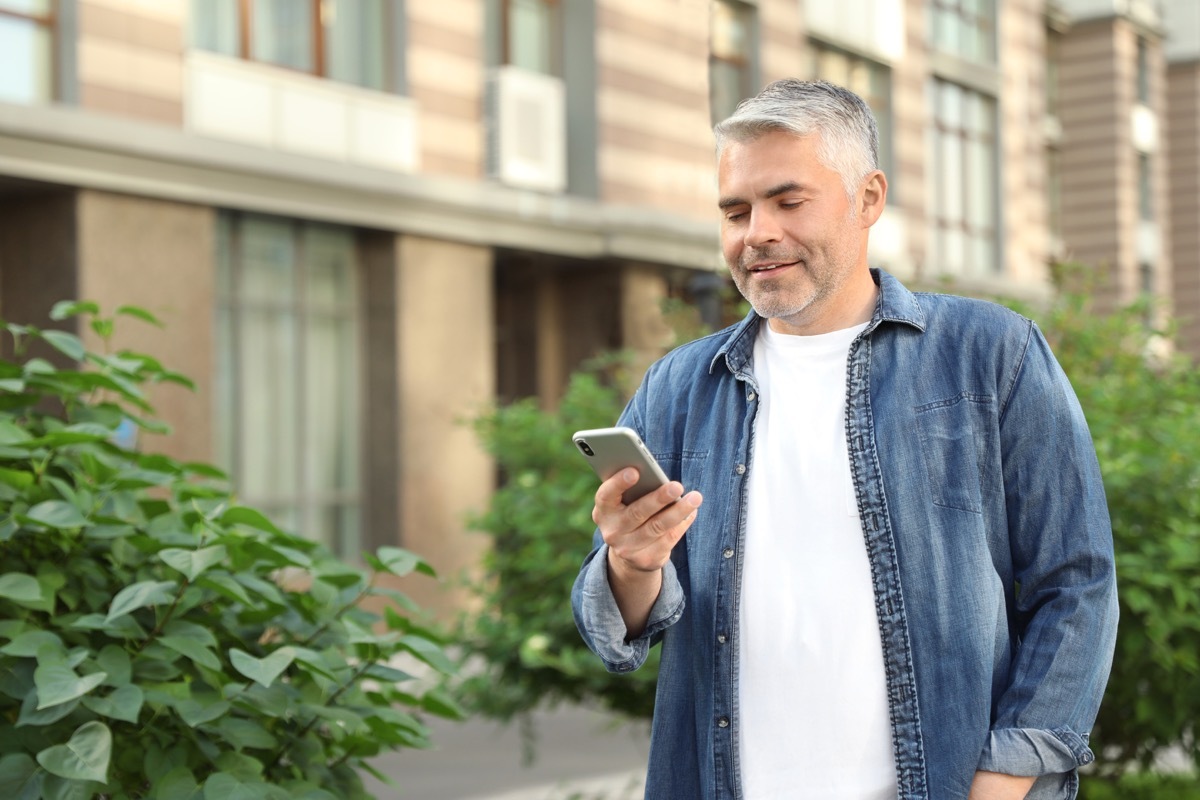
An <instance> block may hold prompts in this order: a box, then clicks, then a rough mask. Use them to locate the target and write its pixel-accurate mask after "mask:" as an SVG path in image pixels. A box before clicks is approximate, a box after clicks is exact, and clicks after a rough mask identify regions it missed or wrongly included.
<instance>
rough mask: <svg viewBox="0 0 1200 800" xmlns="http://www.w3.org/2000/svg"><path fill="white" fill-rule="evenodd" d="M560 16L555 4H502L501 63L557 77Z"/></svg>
mask: <svg viewBox="0 0 1200 800" xmlns="http://www.w3.org/2000/svg"><path fill="white" fill-rule="evenodd" d="M559 13H560V9H559V5H558V2H557V0H504V63H505V64H512V65H513V66H514V67H521V68H522V69H527V70H531V71H533V72H541V73H543V74H546V75H558V74H559V73H560V72H561V71H562V69H561V63H560V62H561V59H560V56H559V41H560V40H561V38H562V36H561V22H560V17H559Z"/></svg>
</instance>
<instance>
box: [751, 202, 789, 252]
mask: <svg viewBox="0 0 1200 800" xmlns="http://www.w3.org/2000/svg"><path fill="white" fill-rule="evenodd" d="M782 236H783V231H782V230H781V229H780V227H779V224H778V223H777V222H776V220H775V217H774V215H772V214H769V213H767V212H765V211H753V212H751V214H750V224H749V225H748V226H747V227H746V246H747V247H761V246H763V245H764V244H770V243H771V242H778V241H779V240H780V238H782Z"/></svg>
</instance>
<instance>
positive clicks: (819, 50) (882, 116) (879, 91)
mask: <svg viewBox="0 0 1200 800" xmlns="http://www.w3.org/2000/svg"><path fill="white" fill-rule="evenodd" d="M809 55H810V60H809V72H808V74H809V76H811V77H813V78H821V79H823V80H827V81H829V82H830V83H836V84H838V85H839V86H844V87H846V88H847V89H849V90H850V91H852V92H854V93H855V94H857V95H858V96H859V97H861V98H862V99H863V100H866V101H867V105H869V106H870V107H871V112H872V113H873V114H874V115H875V125H876V127H878V128H879V168H880V169H882V170H883V171H884V172H885V173H887V176H888V181H889V183H888V194H889V196H894V195H895V189H896V187H895V184H894V183H893V182H892V181H893V180H894V179H893V175H892V172H893V171H892V74H891V70H889V69H888V68H887V67H885V66H884V65H883V64H880V63H879V62H877V61H871V60H869V59H866V58H862V57H860V56H856V55H851V54H850V53H847V52H845V51H844V50H840V49H838V48H836V47H832V46H830V45H827V44H825V43H824V42H820V41H816V40H810V41H809Z"/></svg>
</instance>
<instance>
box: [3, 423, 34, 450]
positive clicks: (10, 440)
mask: <svg viewBox="0 0 1200 800" xmlns="http://www.w3.org/2000/svg"><path fill="white" fill-rule="evenodd" d="M31 438H33V437H31V436H30V435H29V433H28V432H27V431H26V430H25V429H24V428H22V427H21V426H20V425H17V424H16V423H15V422H11V421H9V420H6V419H3V420H0V445H6V444H21V443H22V442H28V441H29V440H30V439H31Z"/></svg>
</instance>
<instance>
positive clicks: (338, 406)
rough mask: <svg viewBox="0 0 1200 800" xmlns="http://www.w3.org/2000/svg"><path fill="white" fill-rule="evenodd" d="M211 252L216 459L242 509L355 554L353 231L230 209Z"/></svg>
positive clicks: (357, 449)
mask: <svg viewBox="0 0 1200 800" xmlns="http://www.w3.org/2000/svg"><path fill="white" fill-rule="evenodd" d="M217 250H218V254H217V265H218V276H217V292H218V301H217V336H216V339H217V346H218V357H217V364H218V368H217V379H216V382H215V386H216V393H217V404H216V405H217V426H216V429H217V433H218V437H219V442H218V446H217V453H218V457H219V458H220V459H221V461H222V463H223V464H224V466H225V467H226V468H228V469H229V471H230V474H231V476H232V478H233V481H234V483H235V485H236V486H237V489H238V492H239V493H240V494H241V495H242V496H243V497H244V498H245V499H246V502H247V503H249V504H252V505H254V506H256V507H259V508H262V509H263V510H264V511H265V512H268V513H269V514H271V516H272V518H273V519H275V520H276V521H277V523H278V524H280V525H282V526H284V527H286V528H287V529H289V530H293V531H296V532H297V533H300V534H303V535H306V536H309V537H310V538H314V539H318V540H320V541H323V542H325V543H326V544H328V545H330V546H331V547H333V548H334V550H336V551H337V552H339V553H341V554H343V555H352V554H354V553H356V552H357V549H358V545H359V539H360V530H359V527H358V519H359V516H360V513H359V511H360V510H359V506H360V505H361V489H360V487H361V475H360V468H359V459H360V455H361V432H360V423H359V411H358V409H359V398H360V394H359V377H360V367H359V347H358V318H359V301H358V272H359V265H358V255H357V244H356V240H355V236H354V233H353V231H351V230H348V229H345V228H340V227H334V226H328V225H316V224H311V223H302V222H296V221H292V220H286V219H279V218H275V217H263V216H256V215H244V214H235V213H227V214H222V215H221V217H220V218H219V225H218V233H217Z"/></svg>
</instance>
